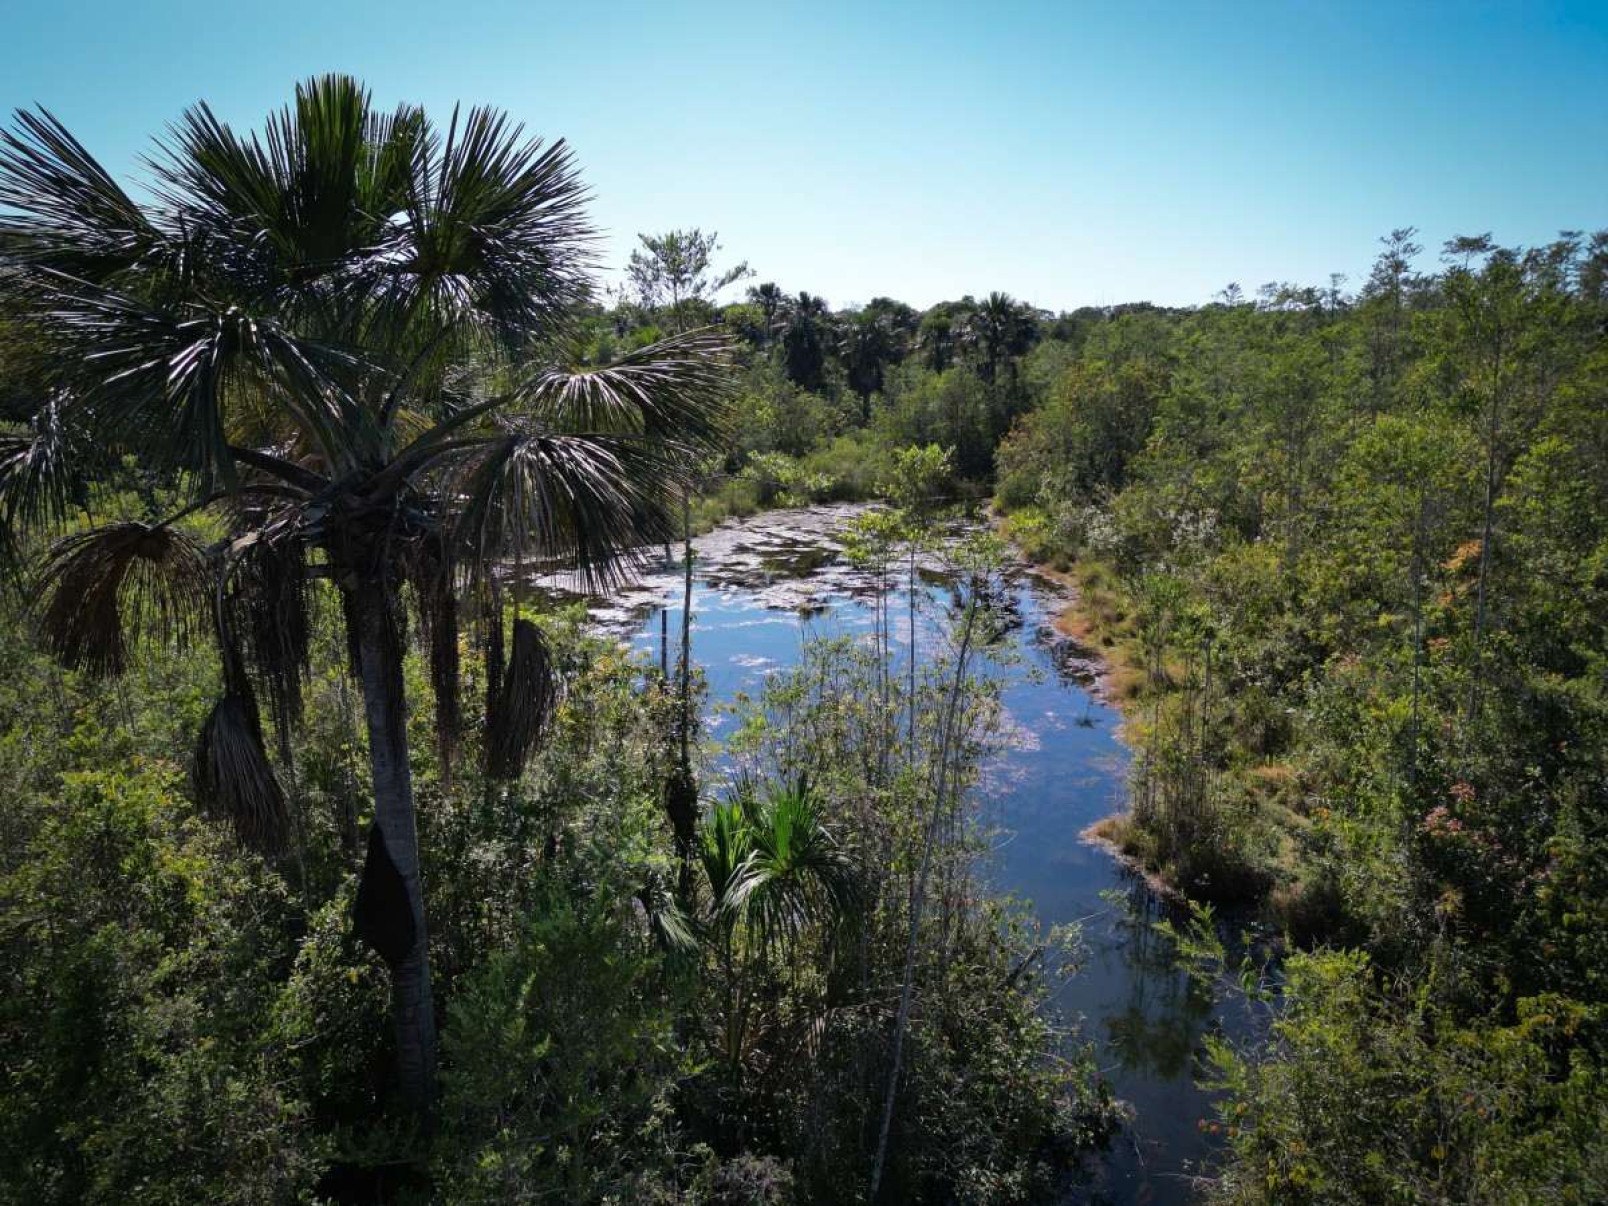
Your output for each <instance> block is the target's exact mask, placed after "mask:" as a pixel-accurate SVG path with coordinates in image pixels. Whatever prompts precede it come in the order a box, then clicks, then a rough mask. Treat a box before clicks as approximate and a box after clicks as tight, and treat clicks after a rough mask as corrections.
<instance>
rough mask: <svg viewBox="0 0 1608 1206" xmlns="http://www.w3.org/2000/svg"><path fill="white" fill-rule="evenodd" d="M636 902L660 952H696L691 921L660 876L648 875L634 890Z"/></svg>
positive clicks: (696, 944) (695, 935)
mask: <svg viewBox="0 0 1608 1206" xmlns="http://www.w3.org/2000/svg"><path fill="white" fill-rule="evenodd" d="M636 899H637V903H638V904H640V905H641V906H642V912H643V914H644V916H645V917H646V918H647V922H648V932H649V933H650V934H652V935H653V940H654V942H655V943H656V944H657V945H658V947H659V949H660V950H662V951H665V952H667V953H669V954H676V955H684V954H688V953H690V952H692V951H695V950H697V949H698V936H697V934H696V933H695V932H694V930H693V925H692V921H691V919H690V918H689V917H688V916H687V914H686V912H685V910H683V909H682V907H681V904H680V902H679V901H677V900H676V897H675V893H674V892H672V891H671V890H670V886H669V884H668V883H666V882H665V878H664V877H663V876H662V875H659V874H658V873H656V872H655V873H650V874H649V876H648V877H647V880H646V882H645V883H644V884H643V885H642V887H641V888H640V889H638V890H637V894H636Z"/></svg>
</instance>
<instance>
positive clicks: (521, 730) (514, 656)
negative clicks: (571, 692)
mask: <svg viewBox="0 0 1608 1206" xmlns="http://www.w3.org/2000/svg"><path fill="white" fill-rule="evenodd" d="M557 705H558V676H557V675H556V674H555V673H554V669H553V657H552V652H551V651H550V650H549V649H548V647H547V641H546V639H545V638H544V637H543V636H542V632H541V629H539V628H537V627H536V625H535V624H532V623H531V622H530V621H529V620H515V621H514V639H513V651H512V653H511V654H510V655H509V658H508V669H507V673H506V674H505V675H504V678H503V685H502V695H501V697H500V698H499V699H498V701H497V708H496V710H495V711H494V712H493V713H492V714H491V716H490V717H489V720H488V724H487V727H486V773H487V774H488V775H489V776H490V777H491V778H493V779H513V778H517V777H518V775H519V773H520V772H521V771H522V770H524V769H525V763H526V762H527V761H529V759H530V756H531V754H532V753H534V752H535V750H536V746H537V744H538V743H539V742H540V741H541V738H542V734H543V733H545V732H546V731H547V726H548V724H549V722H550V721H551V720H552V718H553V711H554V709H555V708H556V707H557Z"/></svg>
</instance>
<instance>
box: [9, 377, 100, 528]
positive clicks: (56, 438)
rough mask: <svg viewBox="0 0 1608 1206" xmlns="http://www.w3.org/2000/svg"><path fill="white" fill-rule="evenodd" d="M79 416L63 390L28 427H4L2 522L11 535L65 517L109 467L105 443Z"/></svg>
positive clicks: (42, 408)
mask: <svg viewBox="0 0 1608 1206" xmlns="http://www.w3.org/2000/svg"><path fill="white" fill-rule="evenodd" d="M78 419H79V416H77V415H74V414H70V413H69V406H68V403H67V401H66V399H64V398H62V397H60V396H59V395H58V396H56V397H53V398H51V399H50V400H49V401H48V402H47V403H46V404H45V405H44V406H42V407H40V409H39V410H38V411H37V412H35V414H34V416H33V420H32V423H31V424H30V426H29V427H28V428H27V429H26V430H21V431H15V432H0V528H3V529H4V531H5V533H6V535H7V536H10V535H11V534H13V533H16V532H19V531H29V530H33V531H37V530H40V529H44V530H49V529H50V528H52V527H55V526H56V525H57V524H59V523H61V522H62V521H64V520H65V519H66V518H67V517H68V515H70V514H71V513H72V511H73V509H74V508H75V507H76V506H78V505H79V504H80V503H81V502H82V501H83V499H84V497H85V495H86V493H87V490H88V488H89V483H90V482H91V481H93V480H94V478H95V477H96V475H97V474H98V473H100V472H102V471H104V469H105V468H106V457H105V451H106V448H105V445H104V444H103V443H99V442H97V441H95V440H94V439H92V438H90V436H89V434H88V433H87V432H85V431H84V430H83V429H82V427H81V426H80V423H79V422H78V421H77V420H78Z"/></svg>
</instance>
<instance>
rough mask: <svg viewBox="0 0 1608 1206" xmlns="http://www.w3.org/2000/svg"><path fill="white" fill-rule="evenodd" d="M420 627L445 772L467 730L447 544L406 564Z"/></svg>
mask: <svg viewBox="0 0 1608 1206" xmlns="http://www.w3.org/2000/svg"><path fill="white" fill-rule="evenodd" d="M407 574H408V580H409V582H410V584H411V585H412V587H413V594H414V601H415V603H416V605H417V609H418V616H419V628H420V630H421V635H422V636H423V638H424V644H425V648H426V650H427V651H428V654H429V661H430V687H431V690H432V692H433V693H434V695H435V721H436V744H437V746H438V748H439V750H440V754H441V764H442V766H443V767H444V768H450V767H451V765H452V755H453V752H454V751H455V750H456V748H457V744H458V736H459V733H460V732H461V730H462V727H463V720H462V712H461V709H460V707H459V704H458V675H459V657H458V595H457V589H456V588H457V584H456V582H455V581H454V572H453V565H452V561H451V557H450V554H449V552H448V549H447V546H446V543H445V541H443V540H441V539H439V538H434V537H431V538H426V539H423V540H421V541H420V542H419V544H418V546H417V547H416V549H415V550H414V551H413V553H412V555H411V556H410V557H409V558H408V563H407Z"/></svg>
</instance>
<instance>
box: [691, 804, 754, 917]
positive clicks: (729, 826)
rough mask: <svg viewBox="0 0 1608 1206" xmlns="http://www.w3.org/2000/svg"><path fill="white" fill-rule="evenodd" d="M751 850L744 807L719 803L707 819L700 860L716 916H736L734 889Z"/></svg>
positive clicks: (704, 826)
mask: <svg viewBox="0 0 1608 1206" xmlns="http://www.w3.org/2000/svg"><path fill="white" fill-rule="evenodd" d="M749 850H750V842H749V831H748V824H747V822H746V820H745V819H744V817H743V809H742V806H741V805H740V804H738V803H736V802H734V801H728V802H726V803H720V804H716V805H715V806H714V807H713V808H712V809H710V811H709V815H708V816H707V817H706V818H705V819H704V825H703V842H702V850H701V852H700V853H701V858H702V862H703V869H704V878H705V880H707V881H708V884H709V895H710V899H711V900H712V901H713V902H714V906H715V910H716V912H717V914H725V915H727V916H735V915H736V913H737V912H738V911H739V906H738V905H737V903H736V902H735V901H733V900H732V898H731V890H732V887H733V885H734V884H736V883H737V882H738V880H739V878H740V877H741V875H742V873H743V869H744V867H745V866H746V865H747V862H748V856H749Z"/></svg>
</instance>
